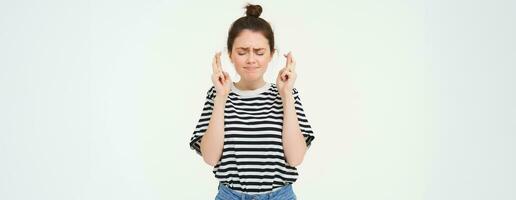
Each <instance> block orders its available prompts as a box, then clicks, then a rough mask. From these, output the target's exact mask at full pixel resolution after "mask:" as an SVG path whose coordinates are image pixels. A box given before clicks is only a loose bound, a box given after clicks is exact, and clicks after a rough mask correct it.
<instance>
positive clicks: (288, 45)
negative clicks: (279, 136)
mask: <svg viewBox="0 0 516 200" xmlns="http://www.w3.org/2000/svg"><path fill="white" fill-rule="evenodd" d="M245 2H246V1H224V2H222V1H205V2H201V1H157V0H151V1H136V0H135V1H121V0H107V1H106V0H104V1H100V0H97V1H94V0H90V1H56V0H51V1H45V2H42V1H35V0H21V1H1V2H0V27H1V28H0V95H1V98H0V199H5V200H14V199H24V200H25V199H52V200H56V199H67V200H68V199H92V200H100V199H135V200H136V199H213V198H214V197H215V194H216V192H217V188H216V186H217V181H216V179H215V177H214V176H213V174H212V172H211V167H209V166H208V165H206V164H204V162H203V161H202V158H201V157H200V156H198V155H197V154H195V153H194V152H193V151H192V150H190V149H189V146H188V142H189V139H190V137H191V134H192V131H193V129H194V127H195V124H196V122H197V120H198V118H199V116H200V113H201V110H202V104H203V101H204V97H205V94H206V91H207V89H208V88H209V87H210V86H211V85H210V84H211V80H210V74H211V71H210V70H211V65H210V64H211V58H212V56H213V54H214V53H215V52H216V51H220V50H224V48H225V42H226V39H227V38H226V37H227V30H228V28H229V26H230V24H231V23H232V22H233V21H234V20H235V19H237V18H238V17H240V16H243V14H244V10H243V9H241V8H242V7H243V6H244V5H245ZM251 2H252V1H251ZM259 3H260V4H261V5H262V6H263V8H264V12H263V13H262V17H263V18H265V19H266V20H268V21H269V22H271V24H272V26H273V29H274V31H275V34H276V41H277V46H276V48H278V49H279V51H280V54H279V55H281V54H283V53H285V52H288V51H292V52H293V55H294V56H295V58H296V59H297V63H298V64H297V70H298V79H297V82H296V88H298V89H299V91H300V94H301V99H302V101H303V105H304V108H305V112H306V114H307V117H308V120H309V121H310V122H311V124H312V127H313V129H314V132H315V134H316V139H315V140H314V143H313V145H312V147H311V148H310V150H309V153H308V154H307V156H306V158H305V161H304V163H303V164H302V165H301V166H300V167H299V171H300V178H299V179H298V181H297V182H296V183H295V185H294V190H295V192H296V194H297V196H298V197H299V198H300V199H323V198H322V197H321V196H324V197H326V198H325V199H357V200H358V199H360V200H373V199H392V200H415V199H439V200H445V199H449V200H455V199H471V200H473V199H479V200H480V199H497V200H505V199H507V200H509V199H516V192H515V190H514V188H516V173H515V170H514V169H516V155H515V153H516V147H515V142H516V136H515V133H516V107H515V105H514V102H516V88H515V86H516V80H515V79H514V78H513V77H514V76H515V75H516V69H515V67H516V59H515V58H516V38H515V37H514V35H516V23H514V21H515V19H516V14H515V12H514V10H516V3H515V1H508V0H507V1H503V0H498V1H466V0H452V1H444V0H434V1H430V0H428V1H424V0H414V1H404V0H401V1H392V0H390V1H385V0H383V1H379V0H366V1H325V2H323V1H315V2H309V1H304V2H300V1H281V2H279V1H272V0H268V1H259ZM276 56H278V55H276ZM283 64H284V60H283V59H282V56H278V58H276V59H274V60H273V61H272V63H271V65H270V66H269V71H268V73H267V74H266V78H267V81H269V82H273V81H274V78H273V77H274V76H275V75H276V73H277V71H278V70H279V68H280V67H282V65H283ZM223 67H224V68H225V69H226V70H228V71H229V72H230V73H231V75H232V76H233V77H234V79H236V77H235V76H234V75H235V73H234V70H233V66H231V64H230V63H229V62H228V60H227V59H225V60H223ZM330 197H331V198H330Z"/></svg>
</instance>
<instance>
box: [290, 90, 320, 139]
mask: <svg viewBox="0 0 516 200" xmlns="http://www.w3.org/2000/svg"><path fill="white" fill-rule="evenodd" d="M292 94H293V96H294V99H295V107H296V114H297V120H298V121H299V128H300V129H301V133H302V134H303V136H304V137H305V142H306V146H307V148H310V146H311V144H312V141H313V140H314V139H315V136H314V132H313V130H312V126H310V123H309V122H308V119H307V117H306V114H305V111H304V109H303V104H301V98H300V97H299V91H298V90H297V89H296V88H294V89H293V90H292Z"/></svg>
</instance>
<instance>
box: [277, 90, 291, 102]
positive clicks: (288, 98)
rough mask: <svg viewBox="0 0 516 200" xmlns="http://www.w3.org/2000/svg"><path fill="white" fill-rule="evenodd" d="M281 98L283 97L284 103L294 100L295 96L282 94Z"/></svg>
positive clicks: (288, 93)
mask: <svg viewBox="0 0 516 200" xmlns="http://www.w3.org/2000/svg"><path fill="white" fill-rule="evenodd" d="M280 96H281V100H283V102H285V101H290V100H294V95H293V94H292V93H290V92H286V93H283V94H280Z"/></svg>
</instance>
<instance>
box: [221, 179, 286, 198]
mask: <svg viewBox="0 0 516 200" xmlns="http://www.w3.org/2000/svg"><path fill="white" fill-rule="evenodd" d="M265 199H267V200H296V195H295V194H294V191H293V190H292V184H288V185H285V186H283V187H281V188H280V189H278V190H276V191H274V192H269V193H265V194H245V193H242V192H239V191H235V190H232V189H230V188H229V187H227V186H225V185H224V184H222V183H219V192H218V193H217V196H216V197H215V200H265Z"/></svg>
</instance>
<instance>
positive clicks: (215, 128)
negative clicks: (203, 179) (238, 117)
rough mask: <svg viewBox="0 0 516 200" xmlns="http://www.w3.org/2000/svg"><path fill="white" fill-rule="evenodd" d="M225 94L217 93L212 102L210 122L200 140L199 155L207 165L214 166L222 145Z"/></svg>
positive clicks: (218, 158)
mask: <svg viewBox="0 0 516 200" xmlns="http://www.w3.org/2000/svg"><path fill="white" fill-rule="evenodd" d="M226 99H227V96H224V95H220V96H219V95H217V96H216V97H215V100H214V103H213V111H212V113H211V118H210V122H209V125H208V128H207V129H206V133H205V134H204V136H203V138H202V140H201V155H202V158H203V159H204V162H206V163H207V164H208V165H211V166H215V165H216V164H217V162H218V161H219V160H220V157H221V155H222V149H223V146H224V107H225V104H226Z"/></svg>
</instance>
